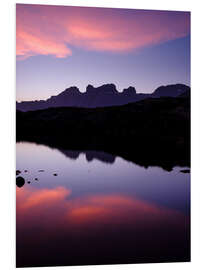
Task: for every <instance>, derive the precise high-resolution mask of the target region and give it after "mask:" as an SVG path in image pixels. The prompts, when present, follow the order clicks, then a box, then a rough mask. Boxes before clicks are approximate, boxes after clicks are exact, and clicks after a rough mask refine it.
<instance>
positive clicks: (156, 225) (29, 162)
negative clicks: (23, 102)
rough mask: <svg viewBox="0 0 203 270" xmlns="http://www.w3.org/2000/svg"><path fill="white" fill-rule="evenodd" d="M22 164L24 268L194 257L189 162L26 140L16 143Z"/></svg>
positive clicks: (20, 255) (20, 262)
mask: <svg viewBox="0 0 203 270" xmlns="http://www.w3.org/2000/svg"><path fill="white" fill-rule="evenodd" d="M16 168H17V169H18V170H20V171H21V172H22V173H21V174H20V176H23V177H24V178H25V180H26V182H25V185H24V186H23V187H21V188H19V187H16V208H17V216H16V220H17V224H16V238H17V239H16V253H17V258H16V259H17V266H18V267H21V266H52V265H53V266H54V265H81V264H108V263H139V262H162V261H188V260H189V259H190V226H189V215H190V175H189V174H184V173H181V172H180V169H182V168H179V167H175V168H174V169H173V170H172V171H171V172H167V171H165V170H163V169H162V168H159V167H149V168H144V167H140V166H138V165H136V164H134V163H132V162H129V161H126V160H124V159H122V158H120V157H114V156H112V155H110V154H107V153H103V152H96V151H86V152H79V151H69V150H64V149H52V148H49V147H48V146H45V145H37V144H34V143H27V142H20V143H17V165H16ZM25 170H27V172H25ZM39 170H43V171H39ZM54 174H57V175H54ZM36 178H37V179H36ZM35 179H36V180H35ZM28 181H30V183H28Z"/></svg>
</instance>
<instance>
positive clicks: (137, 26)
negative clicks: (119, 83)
mask: <svg viewBox="0 0 203 270" xmlns="http://www.w3.org/2000/svg"><path fill="white" fill-rule="evenodd" d="M189 31H190V15H189V13H187V12H167V11H141V10H140V11H137V10H134V11H133V10H120V9H99V8H82V7H62V6H41V5H23V4H18V5H17V15H16V54H17V59H25V58H27V57H30V56H34V55H52V56H55V57H58V58H64V57H67V56H70V55H71V54H72V51H71V49H70V46H75V47H78V48H82V49H86V50H95V51H109V52H128V51H130V50H134V49H139V48H142V47H145V46H151V45H155V44H159V43H161V42H165V41H168V40H173V39H176V38H180V37H184V36H186V35H187V34H189Z"/></svg>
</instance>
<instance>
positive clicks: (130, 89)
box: [123, 86, 136, 96]
mask: <svg viewBox="0 0 203 270" xmlns="http://www.w3.org/2000/svg"><path fill="white" fill-rule="evenodd" d="M123 94H125V95H130V96H132V95H136V90H135V87H133V86H129V87H128V88H125V89H123Z"/></svg>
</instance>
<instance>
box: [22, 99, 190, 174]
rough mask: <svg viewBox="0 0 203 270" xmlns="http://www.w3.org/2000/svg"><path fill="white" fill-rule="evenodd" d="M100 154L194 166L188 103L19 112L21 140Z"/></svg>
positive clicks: (148, 101)
mask: <svg viewBox="0 0 203 270" xmlns="http://www.w3.org/2000/svg"><path fill="white" fill-rule="evenodd" d="M21 140H26V141H31V142H37V143H43V144H46V145H49V146H52V147H57V148H63V149H72V150H80V151H82V150H85V151H87V150H97V151H103V152H107V153H109V154H112V155H116V156H121V157H123V158H125V159H126V160H130V161H133V162H135V163H136V164H139V165H142V166H145V167H148V166H152V165H157V166H160V167H162V168H164V169H166V170H169V171H170V170H171V169H172V168H173V167H174V166H190V99H189V97H179V98H172V97H171V98H157V99H152V98H150V99H146V100H143V101H139V102H136V103H130V104H127V105H124V106H117V107H116V106H115V107H106V108H95V109H87V108H67V107H59V108H49V109H45V110H38V111H30V112H21V111H17V141H21Z"/></svg>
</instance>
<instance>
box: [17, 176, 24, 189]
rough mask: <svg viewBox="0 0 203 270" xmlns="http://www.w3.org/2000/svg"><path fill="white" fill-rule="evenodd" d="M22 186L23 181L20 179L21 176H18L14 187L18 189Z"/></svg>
mask: <svg viewBox="0 0 203 270" xmlns="http://www.w3.org/2000/svg"><path fill="white" fill-rule="evenodd" d="M24 184H25V179H24V178H23V177H21V176H18V177H17V178H16V185H17V186H18V187H22V186H24Z"/></svg>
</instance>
